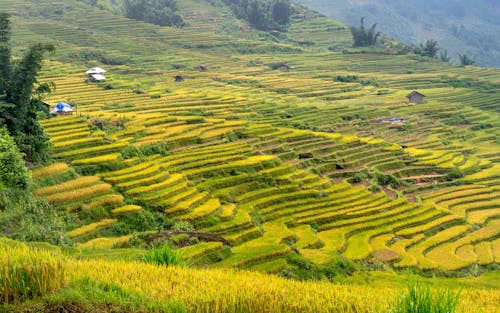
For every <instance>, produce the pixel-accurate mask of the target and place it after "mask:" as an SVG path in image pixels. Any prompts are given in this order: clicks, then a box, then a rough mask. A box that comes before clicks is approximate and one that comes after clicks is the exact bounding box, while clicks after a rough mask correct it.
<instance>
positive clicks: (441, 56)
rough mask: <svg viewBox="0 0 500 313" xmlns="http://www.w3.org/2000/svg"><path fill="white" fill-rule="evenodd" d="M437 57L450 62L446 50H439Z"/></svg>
mask: <svg viewBox="0 0 500 313" xmlns="http://www.w3.org/2000/svg"><path fill="white" fill-rule="evenodd" d="M439 58H440V59H441V61H443V62H450V60H451V57H449V56H448V50H444V51H441V53H440V54H439Z"/></svg>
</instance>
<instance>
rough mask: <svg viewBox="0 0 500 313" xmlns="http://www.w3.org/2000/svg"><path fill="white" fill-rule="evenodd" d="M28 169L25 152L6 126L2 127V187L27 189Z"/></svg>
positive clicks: (0, 143) (0, 175)
mask: <svg viewBox="0 0 500 313" xmlns="http://www.w3.org/2000/svg"><path fill="white" fill-rule="evenodd" d="M28 181H29V176H28V169H27V168H26V165H25V164H24V160H23V154H22V153H21V152H19V149H18V148H17V146H16V143H15V142H14V139H13V138H12V137H11V136H10V135H9V132H8V131H7V129H5V128H4V127H1V128H0V189H2V188H7V187H8V188H17V189H25V188H26V187H27V186H28Z"/></svg>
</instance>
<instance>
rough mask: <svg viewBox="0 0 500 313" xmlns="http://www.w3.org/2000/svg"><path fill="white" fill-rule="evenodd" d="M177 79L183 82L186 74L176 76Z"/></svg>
mask: <svg viewBox="0 0 500 313" xmlns="http://www.w3.org/2000/svg"><path fill="white" fill-rule="evenodd" d="M175 81H176V82H178V83H180V82H183V81H184V76H182V75H177V76H175Z"/></svg>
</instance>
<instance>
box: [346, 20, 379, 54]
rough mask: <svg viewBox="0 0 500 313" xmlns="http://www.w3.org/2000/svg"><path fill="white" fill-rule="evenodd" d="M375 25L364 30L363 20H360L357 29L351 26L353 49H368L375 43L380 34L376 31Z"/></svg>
mask: <svg viewBox="0 0 500 313" xmlns="http://www.w3.org/2000/svg"><path fill="white" fill-rule="evenodd" d="M376 29H377V24H376V23H375V24H373V25H372V27H370V28H369V29H366V28H365V18H364V17H362V18H361V23H360V26H359V27H356V26H351V33H352V37H353V38H354V44H353V47H369V46H373V45H375V44H376V43H377V40H378V38H379V37H380V35H381V34H380V32H377V31H376Z"/></svg>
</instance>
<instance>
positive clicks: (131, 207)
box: [111, 205, 142, 215]
mask: <svg viewBox="0 0 500 313" xmlns="http://www.w3.org/2000/svg"><path fill="white" fill-rule="evenodd" d="M140 210H142V207H140V206H138V205H125V206H122V207H119V208H116V209H113V210H112V211H111V213H113V214H114V215H119V214H126V213H132V212H139V211H140Z"/></svg>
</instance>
